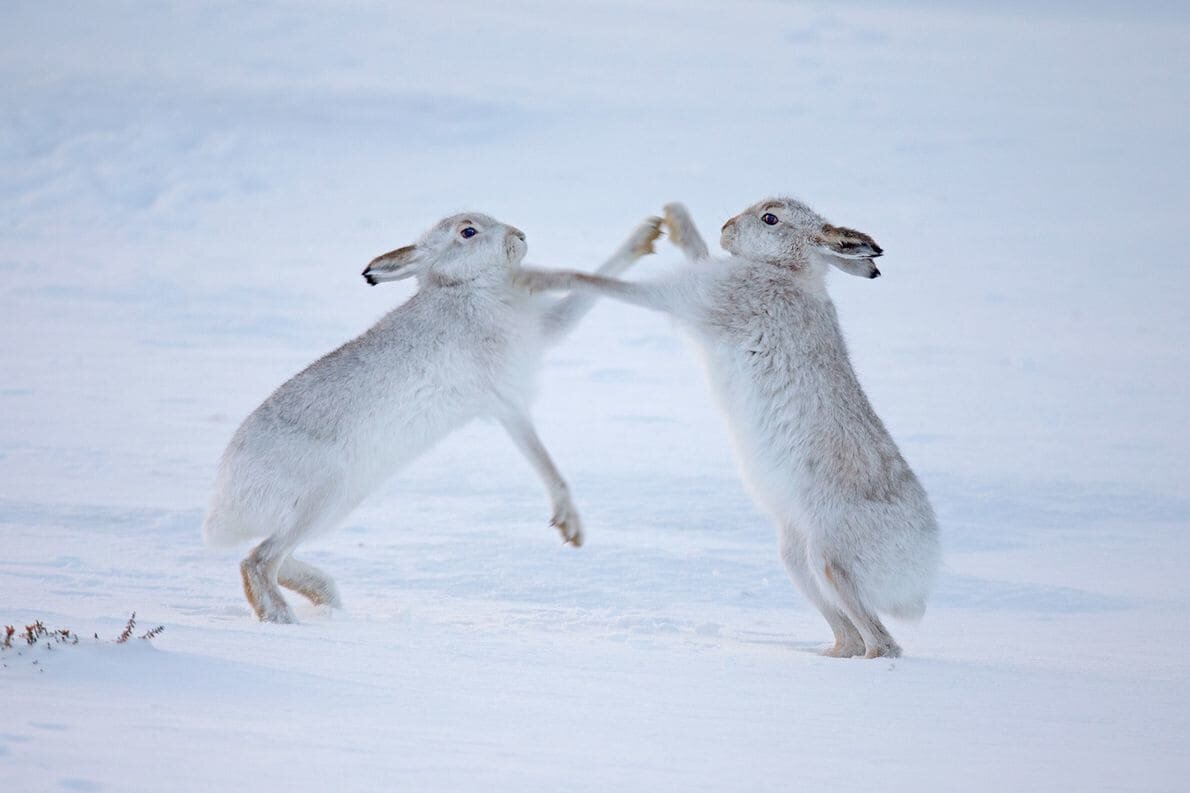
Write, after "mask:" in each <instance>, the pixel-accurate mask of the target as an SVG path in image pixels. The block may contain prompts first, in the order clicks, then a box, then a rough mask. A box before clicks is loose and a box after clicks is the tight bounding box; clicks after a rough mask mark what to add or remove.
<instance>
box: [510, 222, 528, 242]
mask: <svg viewBox="0 0 1190 793" xmlns="http://www.w3.org/2000/svg"><path fill="white" fill-rule="evenodd" d="M508 233H509V234H512V235H514V236H516V237H518V238H519V239H520V241H521V242H524V241H525V232H523V231H521V230H520V229H518V228H517V227H516V226H509V227H508Z"/></svg>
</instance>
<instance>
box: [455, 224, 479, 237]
mask: <svg viewBox="0 0 1190 793" xmlns="http://www.w3.org/2000/svg"><path fill="white" fill-rule="evenodd" d="M478 233H479V232H478V231H476V230H475V229H474V228H473V227H471V226H468V227H467V228H465V229H463V230H462V231H460V232H459V234H461V235H462V237H463V239H465V240H469V239H471V238H472V237H474V236H475V235H476V234H478Z"/></svg>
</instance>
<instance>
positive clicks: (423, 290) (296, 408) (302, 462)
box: [203, 213, 660, 622]
mask: <svg viewBox="0 0 1190 793" xmlns="http://www.w3.org/2000/svg"><path fill="white" fill-rule="evenodd" d="M659 222H660V221H651V222H649V223H646V224H644V225H642V226H641V227H640V228H639V229H638V230H637V233H636V234H634V235H633V237H632V238H631V239H630V240H629V241H628V242H627V243H625V245H624V246H623V247H622V248H621V249H620V250H619V251H617V253H616V255H615V256H614V257H613V258H612V259H610V260H609V261H608V262H607V263H606V264H605V265H604V266H603V267H602V268H601V270H600V272H603V273H605V274H616V273H619V272H622V271H623V270H624V269H625V268H626V267H627V266H628V264H630V263H631V262H632V261H633V260H635V259H636V258H638V257H639V256H640V255H642V254H643V253H645V252H648V251H650V250H651V241H652V240H653V239H654V238H656V236H657V235H658V233H659V231H658V224H659ZM465 229H475V232H476V233H475V234H474V235H471V236H467V237H464V236H463V234H464V230H465ZM524 254H525V243H524V235H523V234H521V232H519V231H517V230H516V229H514V228H512V227H510V226H505V225H504V224H501V223H498V222H497V221H495V220H494V219H492V218H490V217H487V216H486V215H482V214H479V213H470V214H463V215H456V216H454V217H451V218H446V219H444V220H442V221H440V222H439V223H438V224H437V225H436V226H434V228H432V229H431V230H430V231H428V232H427V233H426V234H425V235H423V237H422V238H421V239H420V240H419V241H418V242H417V243H416V244H415V245H412V246H407V247H405V248H401V249H398V250H396V251H392V252H391V253H388V254H385V255H384V256H380V257H377V258H376V259H375V260H374V261H373V262H372V263H371V264H370V265H369V266H368V269H367V270H365V271H364V277H365V278H366V279H367V280H368V281H369V283H379V282H381V281H388V280H396V279H399V278H405V277H410V276H416V277H417V278H418V281H419V289H418V291H417V293H416V294H414V296H413V297H412V298H410V299H409V300H408V301H407V302H406V303H404V304H403V305H401V306H400V307H398V308H397V309H395V310H393V311H391V312H389V313H388V314H387V315H386V316H384V317H383V318H382V319H381V320H380V321H379V322H377V323H376V324H375V325H374V326H372V327H371V328H370V329H369V330H368V331H366V332H365V333H364V334H363V335H361V336H359V337H358V338H355V339H353V340H351V341H349V342H347V343H346V344H344V345H343V346H342V347H340V348H338V349H337V350H334V351H333V352H331V353H328V354H327V355H325V356H323V357H322V358H320V359H318V360H317V361H315V362H314V363H312V364H311V365H310V366H308V367H307V368H306V369H305V370H303V371H302V372H300V373H299V374H297V375H295V376H294V377H293V378H292V379H290V380H289V381H287V382H286V383H284V384H283V385H282V386H281V387H280V388H278V389H277V390H276V391H274V392H273V394H272V395H271V396H270V397H269V398H268V399H266V400H265V401H264V402H263V403H262V404H261V405H260V407H258V408H257V409H256V410H255V411H253V412H252V414H251V415H249V416H248V418H247V419H245V421H244V423H243V424H242V425H241V426H240V428H239V429H238V430H237V431H236V433H235V435H234V437H233V438H232V440H231V443H230V444H229V445H228V447H227V450H226V451H225V452H224V454H223V458H222V461H221V463H220V466H219V473H218V477H217V481H216V485H215V492H214V495H213V497H212V499H211V504H210V508H209V510H208V512H207V516H206V520H205V521H204V523H203V535H204V537H205V538H206V540H207V541H208V542H209V543H211V544H215V545H219V544H228V543H233V542H237V541H241V540H244V539H246V538H249V537H262V536H263V537H267V539H265V541H264V542H262V543H261V544H260V545H258V546H257V547H256V548H255V549H254V550H253V551H252V552H251V553H250V554H249V555H248V557H247V558H246V559H244V561H243V563H242V564H241V566H240V569H241V574H242V576H243V580H244V590H245V594H246V596H247V597H248V600H249V602H250V603H251V604H252V606H253V608H254V609H255V610H256V612H257V615H258V616H259V617H260V618H261V619H262V620H267V621H273V622H292V621H293V620H294V617H293V612H292V611H291V610H290V608H289V606H288V604H286V602H285V600H284V598H283V597H282V595H281V593H280V590H279V589H278V588H277V585H278V583H279V584H280V585H282V586H285V587H287V588H289V589H293V590H295V591H297V592H300V593H301V594H303V595H305V596H306V597H308V598H309V599H311V600H312V601H314V602H315V603H326V604H329V605H332V606H335V605H338V593H337V591H336V589H335V585H334V583H333V581H332V580H331V579H330V578H329V576H327V575H326V574H325V573H323V572H321V571H319V570H317V569H316V568H313V567H311V566H310V565H306V564H304V563H301V562H298V561H297V560H295V559H293V558H292V556H291V554H292V552H293V550H294V549H295V548H296V547H297V546H298V545H299V544H300V543H301V542H303V541H304V540H306V539H308V538H309V537H310V536H312V535H314V534H317V533H319V532H324V531H327V530H329V529H331V528H334V527H335V526H336V525H338V524H339V522H340V521H341V520H342V519H343V518H344V517H345V516H346V515H347V513H349V512H350V511H351V510H352V509H354V508H355V506H356V505H357V504H359V502H360V501H361V500H362V499H363V498H364V497H365V496H367V495H368V494H369V493H371V492H372V491H373V490H375V489H376V487H377V486H379V485H380V483H381V482H383V481H384V480H385V479H386V478H387V477H389V476H390V475H391V474H392V473H393V472H395V471H396V470H397V469H398V468H400V467H401V466H402V465H405V464H407V463H409V462H410V461H411V460H413V459H414V458H416V457H417V456H418V455H419V454H421V453H422V452H423V451H425V450H426V449H428V448H429V447H430V446H432V445H433V444H435V443H436V442H437V441H439V440H440V439H441V438H443V437H444V436H445V435H447V434H448V433H450V432H451V431H453V430H455V429H457V428H458V427H461V426H462V425H463V424H465V423H467V422H468V421H470V420H471V419H474V418H477V417H481V416H487V417H493V418H495V419H497V420H498V421H500V422H501V424H502V425H503V426H504V427H505V429H506V430H507V431H508V433H509V435H510V437H511V438H512V440H513V441H514V443H515V444H516V445H517V447H518V448H519V449H520V450H521V451H522V452H523V453H524V454H525V456H526V457H527V458H528V460H529V462H530V463H531V464H532V465H533V467H534V468H535V470H536V471H537V472H538V474H539V475H540V476H541V478H542V480H543V482H544V483H545V485H546V488H547V490H548V492H549V495H550V499H551V501H552V504H553V510H554V511H553V517H552V520H551V522H552V524H553V525H554V526H556V527H557V528H558V529H559V531H560V532H561V533H562V536H563V538H564V539H565V540H566V541H567V542H570V543H572V544H574V545H579V544H580V543H581V542H582V527H581V524H580V521H579V517H578V513H577V511H576V510H575V508H574V505H573V503H572V502H571V499H570V494H569V489H568V487H567V485H566V482H565V481H564V480H563V478H562V476H561V475H560V474H559V473H558V470H557V468H556V467H555V466H554V464H553V462H552V461H551V460H550V457H549V454H548V453H547V452H546V450H545V448H544V446H543V445H542V444H541V441H540V440H539V439H538V437H537V434H536V431H535V430H534V428H533V423H532V420H531V419H530V417H529V413H528V404H529V400H530V392H531V390H532V380H533V376H534V373H535V371H536V369H537V365H538V360H539V358H540V355H541V352H542V350H543V348H544V346H545V345H546V344H547V343H549V342H553V341H556V340H557V339H559V338H560V337H561V336H562V335H563V334H565V333H566V331H568V330H569V329H570V328H572V327H573V326H574V324H575V323H577V321H578V320H579V318H580V317H581V316H582V314H583V313H585V311H586V310H587V309H589V307H590V306H591V304H592V302H593V300H594V296H592V295H577V294H576V295H571V296H569V297H567V298H565V299H563V300H560V301H543V300H542V299H541V298H540V297H538V298H534V297H532V296H531V295H530V294H529V293H528V292H527V291H525V290H524V289H522V288H520V287H518V286H517V285H516V284H515V282H514V274H515V272H516V270H517V268H518V267H519V264H520V261H521V259H522V258H523V256H524Z"/></svg>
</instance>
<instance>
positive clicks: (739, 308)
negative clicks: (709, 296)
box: [697, 293, 829, 516]
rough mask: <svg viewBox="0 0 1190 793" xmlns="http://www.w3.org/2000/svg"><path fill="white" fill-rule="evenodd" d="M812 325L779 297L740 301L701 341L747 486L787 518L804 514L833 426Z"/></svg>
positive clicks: (705, 326) (713, 319) (707, 327)
mask: <svg viewBox="0 0 1190 793" xmlns="http://www.w3.org/2000/svg"><path fill="white" fill-rule="evenodd" d="M813 323H814V317H813V316H810V315H807V311H806V310H805V307H803V306H801V305H800V304H798V303H796V302H793V303H791V302H790V301H789V300H788V299H787V298H785V296H784V295H781V294H779V293H778V294H776V295H773V294H769V293H761V294H752V295H745V296H741V295H739V294H738V293H736V294H734V295H733V296H732V300H731V302H730V304H721V305H720V307H719V308H718V309H717V310H714V311H712V312H710V313H708V315H707V316H706V317H705V318H704V321H703V322H701V323H700V325H699V329H698V334H697V335H698V337H699V341H700V346H701V348H702V351H703V356H704V360H705V364H706V368H707V373H708V377H709V379H710V381H711V384H712V388H713V391H714V392H715V394H716V396H717V398H718V401H719V403H720V406H721V407H722V409H723V411H724V413H725V414H726V416H727V421H728V426H729V428H730V430H731V436H732V441H733V444H734V446H735V449H736V454H737V457H738V459H739V464H740V467H741V469H742V473H743V475H744V478H745V480H746V482H747V484H748V486H749V488H750V489H751V490H752V492H753V495H754V496H755V497H756V498H757V500H758V501H760V502H761V504H762V505H764V506H765V507H766V508H767V509H768V510H769V511H771V512H773V513H776V514H780V515H785V516H788V515H790V514H798V513H800V512H801V511H802V510H803V509H805V507H806V504H805V499H804V498H803V497H802V494H803V492H804V491H805V490H806V488H807V485H808V483H809V482H811V481H812V480H813V479H814V478H815V473H816V472H815V470H814V467H815V460H816V458H817V457H818V456H819V455H818V453H817V447H818V446H819V445H820V443H821V439H822V438H823V437H824V434H825V431H826V428H825V426H824V424H826V423H829V416H828V415H824V413H829V411H824V401H823V397H822V388H821V383H820V382H819V381H820V380H821V376H822V374H821V371H820V370H819V369H818V367H821V366H822V365H824V364H823V362H822V361H821V360H818V359H819V358H820V357H821V356H820V355H818V354H817V353H816V350H815V349H814V348H815V346H816V344H817V340H816V338H815V331H814V327H813Z"/></svg>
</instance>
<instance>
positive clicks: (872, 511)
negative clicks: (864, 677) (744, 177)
mask: <svg viewBox="0 0 1190 793" xmlns="http://www.w3.org/2000/svg"><path fill="white" fill-rule="evenodd" d="M666 226H667V228H668V229H669V232H670V236H671V238H672V239H673V240H674V242H675V243H676V244H677V245H678V246H679V247H680V248H682V250H683V251H684V252H685V253H686V255H687V257H688V258H690V259H692V260H693V261H692V262H691V263H690V264H689V265H687V266H686V267H685V268H683V270H682V271H681V272H679V273H677V274H675V275H673V276H670V277H668V278H663V279H661V280H657V281H653V282H648V283H628V282H624V281H618V280H614V279H609V278H604V277H600V276H590V275H585V274H581V273H559V272H549V271H540V270H524V271H522V273H521V275H520V276H519V278H520V280H521V282H522V283H523V284H525V285H526V286H528V287H529V288H531V289H568V288H573V287H578V288H586V289H588V290H591V291H593V292H595V293H598V294H604V295H610V296H614V297H618V298H619V299H621V300H624V301H627V302H630V303H635V304H638V305H641V306H645V307H647V308H651V309H655V310H658V311H663V312H666V313H669V314H671V315H673V316H674V317H675V318H676V319H677V320H678V322H679V323H680V324H681V325H682V326H684V327H685V328H686V329H688V330H689V331H690V332H691V333H692V335H693V336H694V338H695V340H696V341H697V342H698V345H699V347H700V348H701V351H702V353H703V356H704V358H705V362H706V368H707V371H708V373H709V376H710V380H711V383H712V386H713V388H714V390H715V392H716V395H717V396H718V398H719V401H720V403H721V405H722V407H723V409H724V411H725V412H726V414H727V418H728V422H729V424H730V426H731V430H732V435H733V440H734V443H735V446H736V451H737V454H738V457H739V461H740V464H741V468H742V469H743V474H744V477H745V479H746V481H747V483H748V485H749V486H750V488H751V490H752V492H753V494H754V495H755V497H756V499H757V501H758V502H759V503H760V504H761V506H762V507H763V508H764V509H765V510H766V511H768V512H769V513H770V514H771V515H772V516H773V518H774V519H775V520H776V522H777V525H778V531H779V536H780V549H781V558H782V560H783V561H784V563H785V566H786V567H787V568H788V570H789V574H790V576H791V577H792V578H793V580H794V581H795V582H796V583H797V585H798V586H799V587H800V588H801V590H802V591H803V592H804V593H805V594H806V596H807V597H809V598H810V600H812V601H813V602H814V605H815V606H817V607H818V609H819V610H820V611H821V612H822V614H823V616H824V617H826V620H827V622H829V623H830V626H831V629H832V630H833V632H834V635H835V643H834V646H833V647H831V648H830V649H829V650H827V651H826V654H827V655H833V656H853V655H859V654H861V653H862V654H864V655H866V656H867V657H869V658H873V657H877V656H897V655H899V654H900V652H901V648H900V647H899V646H898V645H897V643H896V642H895V641H894V640H893V638H892V636H891V635H890V634H889V632H888V630H887V629H886V628H885V627H884V625H883V623H881V621H880V618H879V617H878V616H877V613H878V612H883V613H886V614H891V615H893V616H898V617H917V616H920V615H921V614H922V613H923V612H924V610H925V604H926V599H927V597H928V596H929V593H930V590H931V588H932V586H933V581H934V578H935V574H936V570H937V567H938V563H939V548H938V527H937V524H936V522H935V520H934V513H933V510H932V509H931V507H930V502H929V500H928V499H927V497H926V493H925V490H923V489H922V486H921V484H919V482H918V480H917V477H916V476H914V474H913V471H912V470H910V468H909V465H908V464H907V463H906V462H905V460H904V458H902V457H901V454H900V452H899V451H898V450H897V446H896V444H895V443H894V442H893V440H892V438H891V437H890V436H889V434H888V431H887V430H886V429H885V427H884V425H883V424H882V423H881V421H880V419H879V418H878V417H877V416H876V413H875V411H873V409H872V406H871V404H869V402H868V399H867V397H866V396H865V395H864V391H863V389H862V388H861V387H860V384H859V381H858V380H857V379H856V376H855V371H854V370H853V369H852V367H851V361H850V359H849V358H848V355H847V347H846V345H845V344H844V342H843V336H842V334H841V333H840V331H839V324H838V320H837V318H836V315H835V307H834V304H833V303H832V302H831V300H830V297H829V296H828V295H827V291H826V278H825V276H826V272H827V270H828V269H829V267H830V266H832V265H833V266H836V267H839V268H840V269H843V270H844V271H846V272H849V273H852V274H857V275H863V276H866V277H869V278H875V277H876V276H877V275H879V271H878V270H877V269H876V267H875V264H874V263H873V262H872V259H873V258H874V257H877V256H879V255H880V254H881V253H882V251H881V249H880V247H879V246H878V245H876V243H875V242H874V241H873V240H872V238H871V237H869V236H867V235H866V234H862V233H860V232H858V231H854V230H851V229H846V228H841V227H838V226H832V225H831V224H829V223H827V222H826V221H825V220H824V219H823V218H822V217H820V216H819V215H818V214H816V213H815V212H814V211H813V210H811V209H810V208H809V207H808V206H806V205H805V204H803V203H801V202H799V201H796V200H793V199H790V198H781V199H774V200H768V201H762V202H760V203H758V204H756V205H754V206H752V207H749V208H748V209H746V210H744V211H743V212H742V213H740V214H739V215H737V216H735V217H733V218H731V219H730V220H728V221H727V223H725V224H724V226H723V234H722V238H721V241H720V244H721V245H722V246H723V248H724V249H725V250H727V252H728V253H729V254H731V255H730V256H728V257H727V258H723V259H710V258H708V257H707V249H706V245H705V244H704V243H703V242H702V239H701V238H700V237H699V235H698V232H697V230H696V229H695V227H694V224H693V223H692V222H691V221H690V218H689V216H688V215H687V214H686V211H685V209H684V208H683V207H681V206H680V205H677V204H671V205H669V206H668V207H666Z"/></svg>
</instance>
